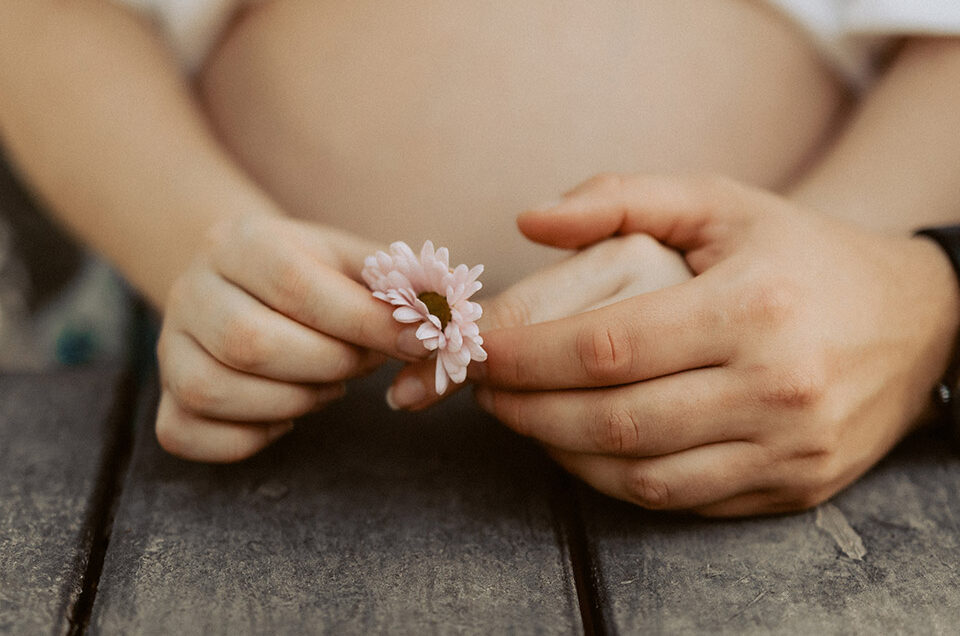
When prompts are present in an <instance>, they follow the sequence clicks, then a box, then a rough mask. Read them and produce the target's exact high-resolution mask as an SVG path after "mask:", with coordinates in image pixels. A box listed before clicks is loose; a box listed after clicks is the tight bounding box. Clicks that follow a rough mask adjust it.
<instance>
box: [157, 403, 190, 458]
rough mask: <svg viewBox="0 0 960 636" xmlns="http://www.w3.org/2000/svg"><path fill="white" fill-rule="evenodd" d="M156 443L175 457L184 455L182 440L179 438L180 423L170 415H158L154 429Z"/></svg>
mask: <svg viewBox="0 0 960 636" xmlns="http://www.w3.org/2000/svg"><path fill="white" fill-rule="evenodd" d="M154 432H155V434H156V436H157V443H159V444H160V447H161V448H162V449H163V450H165V451H167V452H168V453H170V454H171V455H176V456H177V457H183V456H184V455H185V452H184V451H185V449H184V446H183V440H182V438H181V436H180V422H179V420H177V419H176V418H175V417H174V416H172V415H171V414H169V413H168V414H162V413H161V414H160V415H158V416H157V422H156V425H155V427H154Z"/></svg>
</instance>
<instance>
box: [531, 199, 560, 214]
mask: <svg viewBox="0 0 960 636" xmlns="http://www.w3.org/2000/svg"><path fill="white" fill-rule="evenodd" d="M561 203H563V199H551V200H549V201H544V202H543V203H541V204H539V205H535V206H533V207H532V208H530V211H531V212H546V211H547V210H552V209H553V208H555V207H557V206H558V205H560V204H561Z"/></svg>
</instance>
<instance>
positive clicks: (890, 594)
mask: <svg viewBox="0 0 960 636" xmlns="http://www.w3.org/2000/svg"><path fill="white" fill-rule="evenodd" d="M122 366H123V365H121V364H119V363H118V364H117V365H115V366H110V365H107V366H97V367H89V368H82V369H77V370H73V371H69V372H58V373H50V374H46V375H4V376H0V632H3V633H10V634H26V633H49V632H51V631H52V632H57V633H64V632H68V633H83V632H89V633H94V634H114V633H146V634H153V633H156V634H167V633H183V634H209V633H223V634H238V633H241V634H243V633H316V632H327V633H369V632H391V633H393V632H397V633H417V634H419V633H423V632H428V633H429V632H432V633H450V632H456V633H484V634H485V633H504V632H509V633H550V634H553V633H557V634H570V633H573V634H576V633H582V632H584V631H587V632H592V633H611V634H612V633H621V634H631V633H641V632H642V633H691V632H700V633H730V634H740V633H769V632H777V633H804V634H809V633H878V632H880V633H887V632H899V633H916V634H931V633H956V632H957V631H958V630H960V570H958V567H957V565H958V561H960V558H958V554H960V551H958V542H960V526H958V518H960V455H957V454H955V453H954V451H953V450H952V448H950V447H949V445H948V444H947V441H946V439H944V438H941V437H939V436H938V435H937V434H935V433H934V432H928V433H925V434H921V435H919V436H916V437H914V438H913V439H911V440H908V442H907V443H906V444H904V445H903V446H902V447H901V448H899V449H898V450H897V451H896V452H895V453H894V454H893V455H892V456H891V457H890V458H889V459H888V460H887V461H885V462H884V463H883V464H882V465H881V466H879V467H878V468H877V469H875V470H874V471H872V472H871V473H870V474H869V475H868V476H867V477H866V478H865V479H864V480H862V481H861V482H860V483H858V484H857V485H855V486H854V487H853V488H851V489H850V490H848V491H846V492H845V493H843V494H842V495H841V496H839V497H838V498H836V499H835V500H834V501H833V502H831V503H829V504H825V505H824V506H821V507H820V508H819V509H817V510H813V511H809V512H805V513H802V514H797V515H790V516H783V517H776V518H766V519H748V520H736V521H706V520H700V519H696V518H690V517H686V516H680V515H667V514H658V513H652V512H647V511H643V510H640V509H637V508H633V507H631V506H627V505H624V504H621V503H619V502H615V501H612V500H610V499H607V498H605V497H602V496H600V495H597V494H595V493H593V492H591V491H589V490H588V489H586V488H583V487H581V486H579V485H577V484H575V483H574V482H573V481H572V480H571V479H569V478H568V477H567V476H565V475H564V474H562V473H561V472H559V471H558V470H557V469H555V468H554V467H553V466H552V465H551V464H550V463H549V462H548V461H547V460H546V459H545V458H544V456H543V455H542V454H541V453H540V452H539V450H538V449H537V448H536V447H535V446H534V445H532V444H530V443H529V442H528V441H526V440H523V439H520V438H518V437H516V436H514V435H512V434H510V433H508V432H506V431H505V430H504V429H503V428H501V427H500V426H498V425H497V424H496V422H494V421H492V420H491V419H489V418H488V417H487V416H485V415H483V414H482V413H481V412H480V411H478V410H477V409H476V408H475V407H474V406H473V405H472V403H471V401H470V399H469V396H468V395H467V394H466V392H464V394H463V395H462V396H460V397H459V398H458V399H455V400H451V401H449V402H448V403H446V404H444V405H443V406H442V407H440V408H438V409H435V410H433V411H430V412H428V413H426V414H421V415H418V416H413V415H404V414H395V413H392V412H390V411H389V410H388V409H387V408H386V407H385V406H384V405H383V401H382V392H383V389H384V388H385V386H386V383H387V381H388V379H389V375H388V373H381V374H379V375H377V376H374V377H372V378H369V379H367V380H364V381H362V382H359V383H355V384H354V385H352V386H351V391H350V395H349V397H348V398H347V399H345V400H344V401H343V402H341V403H340V404H338V405H337V406H335V407H333V408H331V409H329V410H328V411H325V412H323V413H321V414H319V415H317V416H316V417H314V418H312V419H310V420H306V421H303V422H301V423H300V425H299V426H298V428H297V430H295V431H294V432H293V433H292V434H291V435H290V436H289V437H288V438H286V439H284V440H282V441H281V442H280V443H279V444H277V445H276V446H275V447H273V448H271V449H270V450H268V451H266V452H264V453H262V454H261V455H259V456H258V457H256V458H254V459H252V460H250V461H247V462H245V463H242V464H239V465H233V466H208V465H200V464H192V463H187V462H183V461H180V460H177V459H175V458H173V457H171V456H168V455H166V454H165V453H164V452H163V451H162V450H161V449H160V448H159V447H158V446H157V444H156V441H155V439H154V437H153V431H152V417H153V409H154V406H155V401H156V391H155V388H154V384H153V383H152V382H151V381H145V382H142V383H141V384H142V385H141V386H135V385H134V384H132V383H131V382H130V381H129V380H128V379H125V378H128V377H129V374H128V373H126V372H125V370H124V369H123V368H122Z"/></svg>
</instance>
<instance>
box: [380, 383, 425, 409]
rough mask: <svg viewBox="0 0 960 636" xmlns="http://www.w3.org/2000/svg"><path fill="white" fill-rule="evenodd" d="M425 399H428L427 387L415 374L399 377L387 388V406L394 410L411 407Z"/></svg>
mask: <svg viewBox="0 0 960 636" xmlns="http://www.w3.org/2000/svg"><path fill="white" fill-rule="evenodd" d="M425 399H427V387H425V386H424V385H423V382H421V381H420V378H418V377H417V376H414V375H408V376H406V377H402V378H400V379H398V380H397V381H396V382H395V383H394V384H393V385H392V386H391V387H390V388H389V389H387V406H389V407H390V408H391V409H393V410H394V411H398V410H400V409H407V408H410V407H411V406H414V405H415V404H419V403H420V402H423V401H424V400H425Z"/></svg>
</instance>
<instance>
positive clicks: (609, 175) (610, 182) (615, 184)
mask: <svg viewBox="0 0 960 636" xmlns="http://www.w3.org/2000/svg"><path fill="white" fill-rule="evenodd" d="M625 182H626V177H625V176H624V175H622V174H619V173H616V172H601V173H599V174H597V175H594V176H593V177H592V178H591V179H590V181H589V182H588V185H589V186H590V187H591V188H595V189H597V190H604V191H609V190H613V191H616V190H619V189H621V188H622V187H623V186H624V184H625Z"/></svg>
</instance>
